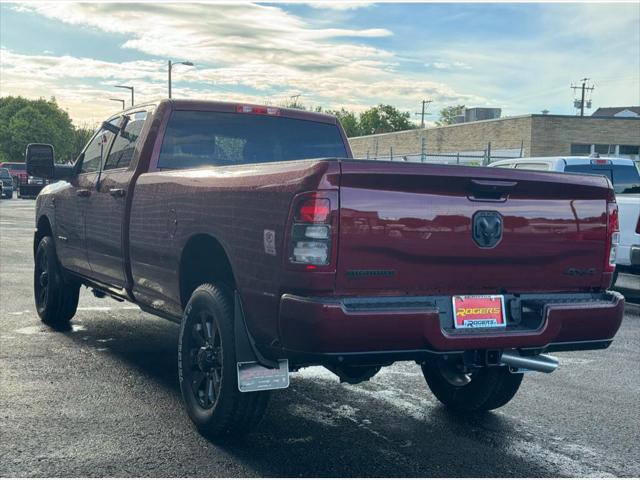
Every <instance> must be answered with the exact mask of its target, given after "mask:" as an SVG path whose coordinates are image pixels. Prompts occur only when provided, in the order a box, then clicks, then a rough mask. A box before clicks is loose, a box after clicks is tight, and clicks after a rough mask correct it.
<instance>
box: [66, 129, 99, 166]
mask: <svg viewBox="0 0 640 480" xmlns="http://www.w3.org/2000/svg"><path fill="white" fill-rule="evenodd" d="M96 129H97V127H95V126H91V125H89V124H88V123H84V124H82V125H80V126H79V127H76V128H75V129H74V130H73V154H72V158H71V159H72V160H73V159H76V158H78V155H80V152H81V151H82V149H83V148H84V147H85V145H86V144H87V143H89V140H90V139H91V137H92V136H93V133H94V132H95V131H96Z"/></svg>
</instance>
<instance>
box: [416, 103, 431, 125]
mask: <svg viewBox="0 0 640 480" xmlns="http://www.w3.org/2000/svg"><path fill="white" fill-rule="evenodd" d="M431 102H433V100H422V111H421V112H415V113H414V115H420V128H424V116H425V115H430V114H428V113H426V110H427V106H428V105H429V104H430V103H431Z"/></svg>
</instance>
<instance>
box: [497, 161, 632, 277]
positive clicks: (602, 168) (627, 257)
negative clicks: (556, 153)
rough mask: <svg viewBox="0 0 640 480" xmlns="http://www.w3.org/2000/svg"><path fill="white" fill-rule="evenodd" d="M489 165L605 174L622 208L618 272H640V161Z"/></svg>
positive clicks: (521, 162)
mask: <svg viewBox="0 0 640 480" xmlns="http://www.w3.org/2000/svg"><path fill="white" fill-rule="evenodd" d="M490 167H499V168H517V169H525V170H543V171H554V172H571V173H587V174H593V175H604V176H605V177H607V178H608V179H609V180H610V181H611V182H612V183H613V189H614V191H615V193H616V199H617V202H618V209H619V221H620V240H619V244H618V248H617V250H616V265H617V269H616V273H615V275H614V282H615V277H617V274H618V272H619V271H622V272H630V273H634V274H640V163H638V162H634V161H633V160H631V159H627V158H609V157H606V158H605V157H599V156H597V155H595V156H591V157H531V158H514V159H511V160H501V161H499V162H494V163H492V164H491V165H490Z"/></svg>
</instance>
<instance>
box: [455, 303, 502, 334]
mask: <svg viewBox="0 0 640 480" xmlns="http://www.w3.org/2000/svg"><path fill="white" fill-rule="evenodd" d="M452 301H453V326H454V327H455V328H496V327H506V325H507V320H506V318H505V315H504V296H502V295H462V296H456V297H453V299H452Z"/></svg>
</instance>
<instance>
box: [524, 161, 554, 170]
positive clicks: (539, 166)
mask: <svg viewBox="0 0 640 480" xmlns="http://www.w3.org/2000/svg"><path fill="white" fill-rule="evenodd" d="M516 168H522V169H524V170H549V164H548V163H518V164H516Z"/></svg>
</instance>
